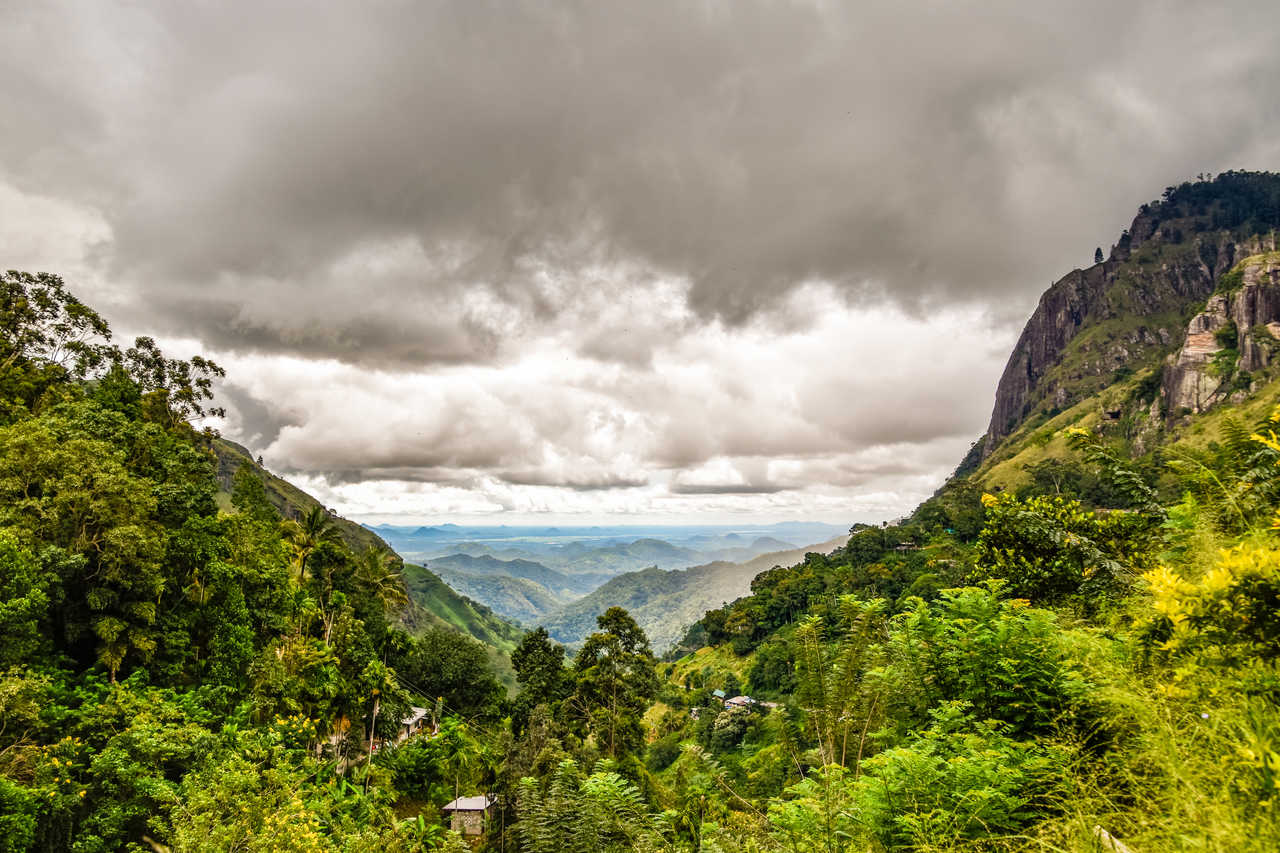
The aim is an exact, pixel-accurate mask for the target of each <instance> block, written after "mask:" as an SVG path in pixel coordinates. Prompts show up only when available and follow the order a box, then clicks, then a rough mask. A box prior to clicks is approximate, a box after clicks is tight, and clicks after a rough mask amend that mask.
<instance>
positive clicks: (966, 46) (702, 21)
mask: <svg viewBox="0 0 1280 853" xmlns="http://www.w3.org/2000/svg"><path fill="white" fill-rule="evenodd" d="M237 7H238V8H237ZM330 7H334V8H330ZM1049 7H1052V11H1040V10H1042V9H1048V8H1049ZM0 10H2V11H0V116H3V126H2V127H0V253H2V255H3V256H2V257H0V266H3V267H6V268H18V269H43V270H50V271H54V272H59V273H61V274H62V275H63V276H64V277H65V278H66V279H67V281H68V284H69V286H70V287H71V289H72V291H73V292H75V293H76V294H77V295H79V296H80V297H81V298H82V299H84V300H85V301H87V302H89V303H90V304H93V305H95V306H96V307H99V308H100V309H101V310H102V311H103V312H104V313H105V314H106V315H107V317H108V318H109V319H110V320H111V322H112V324H113V326H114V327H115V328H116V329H117V331H118V332H120V333H122V334H130V335H131V334H136V333H151V334H154V335H156V336H157V337H159V338H161V339H162V340H163V341H164V342H166V344H167V346H168V347H169V348H170V349H172V350H174V354H177V355H183V356H186V355H190V354H192V353H195V352H204V353H207V354H209V355H211V356H212V357H214V358H215V359H217V360H218V361H219V362H221V363H223V364H224V366H225V367H227V369H228V378H227V382H226V384H225V386H224V387H223V388H222V391H221V393H222V397H223V399H224V401H225V403H226V404H227V405H228V407H229V409H230V413H229V417H228V419H227V420H226V422H225V423H222V424H221V428H222V430H223V432H224V433H225V434H226V435H227V436H228V437H231V438H233V439H235V440H237V441H240V442H242V443H244V444H245V445H246V446H248V447H249V448H250V449H251V450H252V451H253V452H254V453H255V454H261V455H262V456H264V457H265V460H266V462H267V465H268V467H269V468H271V469H272V470H273V471H275V472H276V473H279V474H282V475H285V476H289V477H291V478H294V479H296V480H297V481H298V482H299V483H300V484H302V485H304V486H305V487H307V488H309V489H311V490H312V491H313V492H314V493H316V494H317V495H318V496H320V497H321V498H322V499H324V500H325V501H326V502H327V503H329V504H330V505H332V506H335V507H337V508H338V509H339V510H340V511H342V512H343V513H344V514H347V515H352V516H355V517H357V518H362V519H369V520H393V521H414V522H416V521H449V520H454V521H477V520H480V519H488V520H491V521H492V522H494V523H523V522H530V521H543V520H546V521H554V522H556V523H562V522H565V521H579V522H589V521H608V522H612V523H625V522H627V521H632V520H634V521H637V522H639V521H655V520H664V521H671V520H682V519H683V520H688V521H691V522H692V521H699V522H701V521H731V520H733V519H747V518H750V519H752V520H764V521H769V520H782V519H791V518H811V519H821V520H828V521H834V522H837V523H847V522H852V521H857V520H878V519H882V518H889V517H894V516H897V515H900V514H902V513H904V512H906V511H909V510H910V509H911V508H912V507H913V506H914V505H915V504H916V503H917V502H919V501H920V500H921V499H922V498H924V497H927V496H928V495H929V494H930V493H931V492H932V491H933V490H934V489H935V488H936V487H937V486H938V484H939V483H940V482H941V480H942V478H943V477H945V476H946V474H947V473H948V472H949V471H950V470H951V469H953V468H954V467H955V465H956V463H957V462H958V461H959V459H960V458H961V457H962V456H963V454H964V452H965V450H966V449H967V448H968V446H969V444H970V442H972V441H973V440H974V439H976V438H977V437H978V436H979V434H981V432H982V431H983V429H984V428H985V426H986V420H987V418H988V417H989V414H990V409H991V404H992V401H993V397H994V390H995V382H996V380H997V378H998V376H999V372H1000V370H1001V368H1002V367H1003V365H1004V361H1005V359H1006V357H1007V355H1008V351H1009V349H1010V347H1011V346H1012V344H1013V341H1014V340H1015V338H1016V336H1017V333H1018V331H1019V329H1020V327H1021V324H1022V322H1023V321H1024V320H1025V318H1026V316H1027V314H1028V313H1029V312H1030V311H1031V309H1032V308H1033V307H1034V305H1035V301H1036V299H1037V298H1038V296H1039V294H1040V293H1041V291H1043V290H1044V288H1045V287H1046V286H1047V285H1048V284H1049V283H1050V281H1051V280H1054V279H1056V278H1058V277H1060V276H1061V275H1063V274H1064V273H1066V272H1068V271H1069V270H1071V269H1072V268H1074V267H1078V266H1083V265H1087V264H1089V263H1091V261H1092V255H1093V250H1094V247H1095V246H1099V245H1101V246H1103V247H1104V248H1106V247H1108V246H1109V245H1110V244H1111V243H1112V242H1114V240H1115V238H1116V236H1117V235H1118V233H1119V231H1120V229H1121V228H1123V227H1125V226H1126V225H1127V224H1128V222H1129V220H1130V219H1131V218H1132V216H1133V213H1134V211H1135V209H1136V207H1137V206H1138V204H1140V203H1141V202H1143V201H1146V200H1149V199H1152V198H1155V197H1158V196H1159V194H1160V192H1161V190H1162V189H1163V188H1164V187H1165V186H1166V185H1168V184H1170V183H1176V182H1179V181H1181V180H1183V179H1187V178H1190V177H1193V176H1194V175H1196V174H1197V173H1201V172H1217V171H1221V170H1224V169H1230V168H1244V169H1276V168H1280V97H1277V95H1276V92H1277V85H1278V84H1280V3H1275V2H1272V0H1260V2H1252V3H1246V2H1218V3H1205V2H1195V3H1192V2H1179V0H1131V2H1127V3H1115V2H1112V1H1111V0H1108V2H1101V0H1099V2H1074V3H1054V4H1047V3H1032V2H1027V0H981V2H963V0H950V2H945V1H944V0H934V2H906V0H886V2H876V0H856V2H853V0H851V2H847V3H828V2H756V0H722V2H657V0H643V2H641V0H632V2H628V3H625V4H624V3H617V2H603V0H582V2H553V0H537V2H519V0H502V2H487V1H486V0H456V2H365V3H359V4H345V8H343V9H338V8H336V4H328V3H319V2H315V0H308V2H298V3H273V2H264V0H257V2H252V3H249V2H243V3H240V2H226V1H225V0H223V1H222V2H207V3H195V2H192V3H171V2H161V0H131V2H107V0H86V2H80V3H76V2H40V3H29V2H17V0H0Z"/></svg>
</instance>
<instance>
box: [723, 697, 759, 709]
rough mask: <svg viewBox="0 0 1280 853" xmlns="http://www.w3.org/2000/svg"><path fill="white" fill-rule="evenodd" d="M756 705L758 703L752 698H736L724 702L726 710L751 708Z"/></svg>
mask: <svg viewBox="0 0 1280 853" xmlns="http://www.w3.org/2000/svg"><path fill="white" fill-rule="evenodd" d="M755 704H758V703H757V702H756V700H754V699H752V698H751V697H750V696H734V697H733V698H732V699H726V700H724V706H725V707H726V708H750V707H751V706H752V705H755Z"/></svg>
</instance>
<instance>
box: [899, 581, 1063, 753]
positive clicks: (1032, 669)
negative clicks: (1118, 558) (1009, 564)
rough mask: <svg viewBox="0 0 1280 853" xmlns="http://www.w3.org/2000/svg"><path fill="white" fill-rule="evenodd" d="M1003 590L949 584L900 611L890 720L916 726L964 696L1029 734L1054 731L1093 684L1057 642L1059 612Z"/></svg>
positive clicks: (983, 713) (979, 711)
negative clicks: (934, 710)
mask: <svg viewBox="0 0 1280 853" xmlns="http://www.w3.org/2000/svg"><path fill="white" fill-rule="evenodd" d="M1002 592H1003V591H1002V588H1001V586H1000V584H999V583H998V582H989V583H988V584H987V585H986V586H985V587H966V588H963V589H953V590H946V591H944V592H943V593H942V596H941V598H940V599H939V600H938V601H936V602H932V603H926V602H923V601H918V602H917V603H916V605H915V607H914V608H913V609H911V610H909V611H907V612H905V613H902V614H900V615H898V616H896V617H895V618H894V620H893V622H892V624H891V626H890V631H889V638H888V641H887V654H888V656H889V659H890V664H889V666H888V667H887V669H886V670H885V678H886V679H887V680H888V682H889V685H890V689H891V690H892V696H891V697H890V701H891V702H892V703H893V706H894V707H893V709H892V711H890V712H886V714H885V716H886V719H887V720H889V721H892V723H893V724H895V725H897V726H898V727H899V728H903V727H908V726H911V725H913V724H916V723H922V722H924V721H925V720H926V719H927V716H928V711H929V709H930V708H932V707H934V706H936V705H938V704H940V703H943V702H962V703H966V705H967V707H969V708H970V709H971V710H972V713H973V715H974V716H975V717H976V718H978V719H980V720H988V719H990V720H1000V721H1002V722H1004V723H1007V724H1008V725H1009V727H1010V731H1011V732H1013V733H1015V734H1017V735H1026V734H1031V733H1036V732H1046V731H1048V730H1050V729H1051V728H1052V726H1053V725H1054V723H1055V722H1056V721H1057V720H1058V718H1059V717H1060V716H1061V715H1062V714H1063V713H1064V712H1066V711H1068V710H1069V709H1070V708H1071V707H1072V703H1073V702H1074V701H1075V699H1076V698H1077V697H1079V696H1080V695H1081V694H1082V693H1083V692H1084V690H1085V689H1086V685H1085V684H1084V683H1083V681H1082V679H1081V677H1080V675H1079V673H1078V672H1077V671H1076V670H1075V669H1074V668H1073V667H1072V666H1071V664H1070V662H1069V660H1068V659H1067V657H1066V655H1065V653H1064V651H1063V649H1062V648H1061V646H1060V645H1059V643H1058V642H1057V635H1058V630H1059V629H1058V627H1057V623H1056V620H1055V618H1054V615H1053V614H1052V613H1050V612H1048V611H1045V610H1037V609H1034V608H1031V607H1028V606H1027V604H1026V602H1025V601H1022V600H1018V599H1008V598H1005V597H1004V596H1003V594H1002Z"/></svg>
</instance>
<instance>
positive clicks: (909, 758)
mask: <svg viewBox="0 0 1280 853" xmlns="http://www.w3.org/2000/svg"><path fill="white" fill-rule="evenodd" d="M963 708H964V706H963V704H952V705H944V706H943V707H941V708H939V709H937V710H936V711H934V712H933V715H932V716H933V718H934V722H933V725H932V726H931V727H930V728H929V729H928V731H926V732H925V733H924V734H923V735H921V736H920V737H919V738H917V739H916V740H914V741H913V742H911V743H909V744H907V745H905V746H900V747H895V748H893V749H889V750H886V751H885V752H882V753H880V754H879V755H876V756H874V757H872V758H869V759H867V760H866V761H865V762H864V763H863V765H862V769H863V771H864V773H865V774H866V775H865V776H864V777H863V778H861V779H860V780H858V782H857V784H856V786H855V789H854V806H853V812H854V814H856V815H857V817H858V823H859V824H860V825H861V826H862V827H864V828H865V831H866V832H867V834H869V835H870V836H872V837H873V838H875V839H876V840H877V841H879V843H880V844H882V845H884V846H885V847H887V848H890V849H894V848H897V847H904V846H911V845H922V846H923V845H929V844H953V843H955V842H958V841H962V840H966V839H982V838H990V837H992V836H999V835H1008V834H1012V833H1015V832H1017V831H1018V830H1020V829H1022V828H1024V827H1026V826H1027V825H1028V824H1030V823H1031V822H1032V821H1033V820H1037V819H1041V818H1043V817H1044V815H1045V813H1046V812H1047V811H1050V810H1052V809H1053V808H1054V806H1055V805H1056V804H1057V803H1058V802H1060V801H1061V800H1062V799H1063V798H1064V796H1065V795H1066V793H1067V790H1068V788H1067V779H1068V775H1067V758H1068V756H1067V753H1066V751H1065V750H1063V749H1062V748H1061V747H1057V746H1053V745H1043V744H1037V743H1028V742H1019V741H1016V740H1012V739H1010V738H1009V737H1008V735H1007V728H1006V727H1004V726H1001V725H999V724H997V723H992V722H981V721H978V720H974V719H973V718H971V717H967V716H966V715H965V714H964V711H963Z"/></svg>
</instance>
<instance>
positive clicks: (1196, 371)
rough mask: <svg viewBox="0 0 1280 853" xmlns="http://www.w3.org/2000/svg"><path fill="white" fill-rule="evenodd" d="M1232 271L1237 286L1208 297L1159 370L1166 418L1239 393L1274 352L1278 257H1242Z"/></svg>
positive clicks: (1279, 319)
mask: <svg viewBox="0 0 1280 853" xmlns="http://www.w3.org/2000/svg"><path fill="white" fill-rule="evenodd" d="M1234 273H1239V287H1238V288H1232V289H1229V290H1228V291H1227V292H1225V293H1215V294H1213V295H1212V296H1210V297H1209V300H1208V302H1207V303H1206V304H1205V308H1204V310H1203V311H1201V312H1200V313H1199V314H1197V315H1195V316H1194V317H1192V318H1191V322H1190V323H1189V324H1188V326H1187V332H1186V338H1185V340H1184V341H1183V344H1182V348H1181V349H1180V350H1179V351H1178V352H1177V354H1176V355H1174V356H1171V357H1170V359H1169V364H1168V365H1167V366H1166V367H1165V370H1164V376H1163V381H1162V383H1161V385H1162V390H1163V393H1164V399H1165V408H1166V411H1167V412H1168V413H1169V414H1170V415H1172V416H1178V415H1180V414H1183V413H1186V412H1203V411H1204V410H1206V409H1208V408H1210V407H1211V406H1213V405H1215V404H1216V403H1219V402H1222V401H1223V400H1225V399H1227V398H1228V397H1230V395H1231V394H1232V393H1233V392H1235V391H1242V390H1244V389H1245V388H1247V385H1248V374H1250V373H1253V372H1255V371H1258V370H1261V369H1263V368H1265V367H1267V366H1268V365H1269V364H1271V362H1272V360H1273V359H1274V358H1275V357H1276V354H1277V350H1278V349H1280V346H1278V345H1277V340H1280V253H1277V252H1270V253H1267V254H1260V255H1254V256H1252V257H1248V258H1245V259H1244V260H1243V261H1241V262H1240V265H1239V268H1238V269H1237V270H1233V274H1234ZM1230 284H1232V282H1228V285H1229V286H1230Z"/></svg>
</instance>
